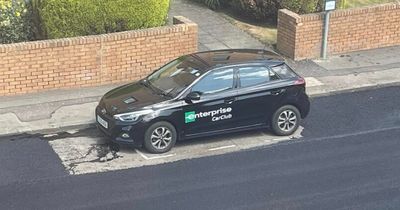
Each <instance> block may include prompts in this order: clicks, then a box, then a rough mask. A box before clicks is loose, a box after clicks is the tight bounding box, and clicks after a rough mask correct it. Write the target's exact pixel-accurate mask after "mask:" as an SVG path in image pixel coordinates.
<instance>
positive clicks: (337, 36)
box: [277, 3, 400, 60]
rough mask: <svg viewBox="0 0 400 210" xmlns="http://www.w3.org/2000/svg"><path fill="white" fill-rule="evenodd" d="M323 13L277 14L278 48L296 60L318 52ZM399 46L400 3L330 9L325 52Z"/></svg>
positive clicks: (287, 11) (320, 42)
mask: <svg viewBox="0 0 400 210" xmlns="http://www.w3.org/2000/svg"><path fill="white" fill-rule="evenodd" d="M323 21H324V15H323V13H315V14H307V15H298V14H296V13H293V12H291V11H289V10H286V9H283V10H280V11H279V14H278V41H277V48H278V50H279V51H280V52H281V53H282V54H284V55H286V56H288V57H290V58H293V59H295V60H301V59H305V58H318V57H320V54H321V47H322V32H323ZM395 45H400V4H398V3H397V4H396V3H391V4H382V5H377V6H371V7H363V8H356V9H349V10H336V11H333V12H331V16H330V28H329V39H328V53H329V54H339V53H346V52H351V51H357V50H366V49H373V48H380V47H387V46H395Z"/></svg>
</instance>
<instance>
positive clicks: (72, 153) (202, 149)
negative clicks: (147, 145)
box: [42, 127, 303, 175]
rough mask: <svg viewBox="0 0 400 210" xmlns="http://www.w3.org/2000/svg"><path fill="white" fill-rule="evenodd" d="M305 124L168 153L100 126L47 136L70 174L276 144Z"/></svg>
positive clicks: (209, 140) (205, 142)
mask: <svg viewBox="0 0 400 210" xmlns="http://www.w3.org/2000/svg"><path fill="white" fill-rule="evenodd" d="M302 131H303V127H300V128H299V129H298V130H297V131H296V133H295V134H294V135H292V136H288V137H278V136H274V135H272V134H271V133H269V132H267V131H260V130H256V131H251V132H242V133H234V134H229V135H224V136H219V137H211V138H202V139H195V140H189V141H184V142H180V143H178V144H177V145H175V147H174V148H173V149H172V150H171V151H170V152H168V153H164V154H149V153H147V152H146V151H144V150H143V149H133V148H129V147H119V146H118V145H116V144H113V143H110V142H109V141H108V140H107V139H106V137H104V136H102V135H101V134H100V133H99V132H98V131H97V130H96V129H88V130H86V131H81V132H64V133H63V134H48V135H44V136H42V138H43V139H47V140H48V141H49V144H50V145H51V147H52V148H53V149H54V151H55V152H56V153H57V154H58V156H59V157H60V159H61V161H62V163H63V165H64V166H65V168H66V170H68V171H69V173H70V174H72V175H75V174H86V173H97V172H106V171H113V170H120V169H127V168H136V167H141V166H146V165H156V164H163V163H168V162H174V161H178V160H183V159H192V158H199V157H204V156H212V155H219V154H224V153H230V152H235V151H240V150H244V149H251V148H255V147H261V146H266V145H271V144H275V143H278V142H281V141H287V140H291V139H297V138H300V137H301V132H302Z"/></svg>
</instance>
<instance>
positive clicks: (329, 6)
mask: <svg viewBox="0 0 400 210" xmlns="http://www.w3.org/2000/svg"><path fill="white" fill-rule="evenodd" d="M335 9H336V0H326V1H325V11H331V10H335Z"/></svg>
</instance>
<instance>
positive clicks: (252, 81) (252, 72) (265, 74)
mask: <svg viewBox="0 0 400 210" xmlns="http://www.w3.org/2000/svg"><path fill="white" fill-rule="evenodd" d="M239 78H240V86H241V87H250V86H254V85H259V84H262V83H266V82H268V81H270V80H275V79H278V77H277V76H276V75H275V74H274V72H271V71H270V70H269V69H268V68H267V67H265V66H248V67H241V68H239Z"/></svg>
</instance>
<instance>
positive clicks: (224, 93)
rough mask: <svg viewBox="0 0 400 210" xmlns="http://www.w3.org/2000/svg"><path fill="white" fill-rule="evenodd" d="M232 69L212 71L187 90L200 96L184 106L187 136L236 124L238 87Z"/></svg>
mask: <svg viewBox="0 0 400 210" xmlns="http://www.w3.org/2000/svg"><path fill="white" fill-rule="evenodd" d="M234 71H235V69H234V68H223V69H218V70H213V71H211V72H209V73H208V74H207V75H205V76H204V77H203V78H202V79H200V80H199V81H198V82H197V83H196V84H195V85H194V86H193V87H192V88H191V91H190V92H199V93H200V94H201V97H200V100H198V101H192V102H191V103H189V104H187V105H186V106H185V107H184V109H183V110H184V115H185V122H184V130H185V135H186V136H187V137H191V136H198V135H202V134H206V133H208V132H215V131H221V130H225V129H229V128H232V127H234V126H235V123H234V121H235V115H236V112H237V109H236V107H235V106H236V105H235V104H236V101H235V96H236V94H237V90H236V79H235V77H234Z"/></svg>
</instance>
